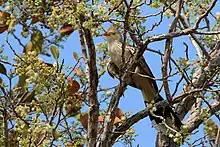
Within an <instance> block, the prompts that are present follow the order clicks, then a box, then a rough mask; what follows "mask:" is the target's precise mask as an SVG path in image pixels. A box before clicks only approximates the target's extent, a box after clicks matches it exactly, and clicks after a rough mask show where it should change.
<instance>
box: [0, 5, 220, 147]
mask: <svg viewBox="0 0 220 147" xmlns="http://www.w3.org/2000/svg"><path fill="white" fill-rule="evenodd" d="M219 7H220V3H219V2H218V4H217V6H216V9H215V10H214V12H217V11H218V10H217V8H219ZM171 20H172V19H165V20H164V22H163V23H162V25H161V26H160V27H158V28H157V29H156V34H162V33H166V32H167V31H168V25H169V24H170V22H171ZM150 21H153V20H150ZM108 26H109V24H106V25H105V27H106V29H107V27H108ZM16 28H17V29H18V30H19V29H21V27H19V26H18V27H16ZM18 34H19V33H18ZM5 36H6V33H3V34H1V35H0V45H1V44H2V43H3V42H4V39H5ZM9 41H10V42H12V44H13V46H14V47H15V48H16V51H17V52H18V53H21V52H22V48H21V47H20V46H19V44H18V42H17V41H16V40H14V39H13V37H10V38H9ZM104 41H105V40H104V39H103V38H102V37H98V38H96V39H95V43H96V44H98V43H101V42H104ZM183 41H185V42H186V43H189V44H190V42H189V40H188V39H187V37H180V38H178V39H174V49H175V51H174V54H173V57H174V59H177V58H178V57H180V56H183V54H184V50H185V48H184V45H183ZM26 43H27V41H24V44H26ZM63 45H64V49H61V50H60V53H61V56H60V61H61V60H62V59H65V65H69V66H74V65H75V60H74V58H73V56H72V53H73V52H77V53H79V56H80V55H81V47H80V43H79V36H78V33H77V32H74V33H72V34H71V35H70V36H69V37H68V39H67V40H66V41H65V42H64V43H63ZM149 47H150V48H152V49H155V50H161V51H163V50H164V42H156V43H153V44H150V45H149ZM189 47H190V48H189V52H190V54H189V56H190V58H194V59H196V58H197V56H196V55H195V50H194V49H193V48H192V46H189ZM4 53H5V54H7V55H9V58H10V59H12V56H11V55H12V52H11V51H10V49H9V48H8V46H6V50H5V51H4ZM144 56H145V58H146V60H147V62H148V64H149V66H150V68H151V69H152V72H153V73H154V75H155V77H156V78H161V61H160V56H158V55H156V54H154V53H151V52H145V54H144ZM43 58H44V59H45V60H47V61H50V62H54V61H53V59H52V58H47V57H43ZM0 76H1V77H2V75H0ZM177 79H178V78H174V79H173V82H171V83H170V88H171V90H173V89H174V86H175V82H176V80H177ZM100 82H101V84H102V85H104V87H111V86H113V85H115V84H117V83H118V81H117V80H116V79H112V78H111V77H110V76H109V75H108V74H107V73H106V74H105V75H104V76H103V77H102V80H101V81H100ZM158 85H159V86H160V85H161V82H158ZM179 90H181V87H180V89H179ZM161 94H162V95H163V96H164V92H163V91H162V92H161ZM177 94H178V93H177ZM119 107H120V108H121V109H122V110H123V111H124V112H131V114H135V113H136V112H138V111H140V110H143V109H144V108H145V106H144V103H143V98H142V95H141V93H140V91H139V90H137V89H134V88H131V87H128V89H127V90H126V92H125V94H124V96H123V97H122V98H121V101H120V104H119ZM134 128H135V131H136V133H137V134H139V135H138V136H137V137H136V138H135V142H133V145H134V146H137V145H139V146H140V147H144V146H146V145H147V146H148V147H153V146H154V144H155V137H156V135H155V134H156V131H155V129H154V128H152V125H151V122H150V120H149V118H148V117H147V118H145V119H143V120H141V121H139V122H138V123H137V124H135V126H134ZM198 135H201V134H200V133H199V134H196V135H194V136H193V139H195V138H197V137H198ZM122 146H123V145H122V144H121V143H116V144H115V145H114V147H122Z"/></svg>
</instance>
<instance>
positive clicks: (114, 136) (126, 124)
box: [111, 109, 148, 144]
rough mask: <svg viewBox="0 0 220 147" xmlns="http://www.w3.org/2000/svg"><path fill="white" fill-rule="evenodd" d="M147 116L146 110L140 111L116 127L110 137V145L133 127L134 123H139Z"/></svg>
mask: <svg viewBox="0 0 220 147" xmlns="http://www.w3.org/2000/svg"><path fill="white" fill-rule="evenodd" d="M147 116H148V110H147V109H144V110H142V111H139V112H137V113H136V114H134V115H133V116H131V117H130V118H128V119H127V120H126V121H125V122H123V123H122V124H121V125H120V126H119V127H117V128H116V129H115V130H114V132H113V134H112V136H111V142H112V144H113V143H114V142H115V140H116V139H117V138H118V137H119V136H120V135H123V134H124V133H125V132H126V131H127V130H128V129H129V128H130V127H131V126H133V125H134V124H135V123H137V122H138V121H140V120H141V119H143V118H145V117H147Z"/></svg>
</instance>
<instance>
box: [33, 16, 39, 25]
mask: <svg viewBox="0 0 220 147" xmlns="http://www.w3.org/2000/svg"><path fill="white" fill-rule="evenodd" d="M38 21H39V19H38V17H36V16H32V19H31V24H35V23H37V22H38Z"/></svg>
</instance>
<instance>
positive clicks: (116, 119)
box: [114, 116, 121, 125]
mask: <svg viewBox="0 0 220 147" xmlns="http://www.w3.org/2000/svg"><path fill="white" fill-rule="evenodd" d="M120 121H121V119H120V118H118V117H117V116H116V117H115V120H114V125H116V124H118V123H119V122H120Z"/></svg>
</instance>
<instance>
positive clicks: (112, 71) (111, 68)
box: [107, 60, 137, 88]
mask: <svg viewBox="0 0 220 147" xmlns="http://www.w3.org/2000/svg"><path fill="white" fill-rule="evenodd" d="M107 71H108V73H109V75H110V76H111V77H112V78H117V79H120V70H119V68H118V67H117V65H116V64H115V63H114V62H112V61H111V60H110V61H109V62H108V64H107ZM126 83H127V84H128V85H130V86H132V87H134V88H137V87H136V85H135V83H134V81H133V80H132V79H131V78H129V79H128V81H127V82H126Z"/></svg>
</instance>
